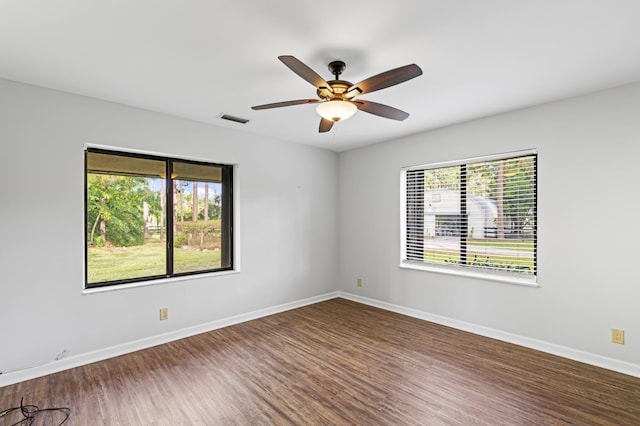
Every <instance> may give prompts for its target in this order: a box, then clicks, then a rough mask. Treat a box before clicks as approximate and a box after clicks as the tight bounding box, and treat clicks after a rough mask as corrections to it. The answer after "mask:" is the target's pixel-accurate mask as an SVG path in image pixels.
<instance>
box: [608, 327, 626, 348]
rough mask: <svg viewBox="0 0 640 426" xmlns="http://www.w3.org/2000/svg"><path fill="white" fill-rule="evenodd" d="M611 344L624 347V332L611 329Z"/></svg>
mask: <svg viewBox="0 0 640 426" xmlns="http://www.w3.org/2000/svg"><path fill="white" fill-rule="evenodd" d="M611 343H617V344H619V345H624V330H619V329H617V328H612V329H611Z"/></svg>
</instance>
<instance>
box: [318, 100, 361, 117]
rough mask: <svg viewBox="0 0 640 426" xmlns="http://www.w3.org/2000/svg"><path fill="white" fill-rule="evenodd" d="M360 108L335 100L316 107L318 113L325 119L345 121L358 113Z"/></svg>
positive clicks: (351, 103) (350, 103)
mask: <svg viewBox="0 0 640 426" xmlns="http://www.w3.org/2000/svg"><path fill="white" fill-rule="evenodd" d="M357 110H358V107H357V106H356V105H355V104H354V103H353V102H347V101H341V100H333V101H327V102H322V103H321V104H319V105H318V106H317V107H316V112H317V113H318V114H319V115H320V116H321V117H322V118H324V119H326V120H331V121H343V120H346V119H347V118H349V117H351V116H352V115H353V114H355V113H356V111H357Z"/></svg>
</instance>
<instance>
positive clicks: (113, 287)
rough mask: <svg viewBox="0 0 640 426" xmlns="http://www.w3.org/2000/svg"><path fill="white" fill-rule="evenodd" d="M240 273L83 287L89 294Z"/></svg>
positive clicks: (228, 272) (237, 272)
mask: <svg viewBox="0 0 640 426" xmlns="http://www.w3.org/2000/svg"><path fill="white" fill-rule="evenodd" d="M239 273H240V270H231V271H220V272H211V273H207V274H197V275H185V276H181V277H171V278H160V279H157V280H150V281H140V282H135V283H128V284H118V285H109V286H104V287H96V288H83V289H82V294H87V295H88V294H96V293H105V292H108V291H117V290H126V289H130V288H137V287H147V286H151V285H158V284H167V283H174V282H178V281H187V280H196V279H202V278H211V277H219V276H223V275H232V274H239Z"/></svg>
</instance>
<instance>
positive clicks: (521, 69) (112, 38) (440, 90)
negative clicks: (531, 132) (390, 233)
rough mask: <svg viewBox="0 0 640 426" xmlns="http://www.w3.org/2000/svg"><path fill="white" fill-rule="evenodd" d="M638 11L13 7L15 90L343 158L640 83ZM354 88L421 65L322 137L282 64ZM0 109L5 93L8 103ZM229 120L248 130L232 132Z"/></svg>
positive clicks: (502, 4)
mask: <svg viewBox="0 0 640 426" xmlns="http://www.w3.org/2000/svg"><path fill="white" fill-rule="evenodd" d="M639 18H640V1H638V0H528V1H525V0H521V1H514V0H415V1H408V0H407V1H405V0H396V1H388V0H387V1H377V0H376V1H372V0H347V1H345V0H343V1H333V0H326V1H320V2H310V1H303V0H269V1H259V0H254V1H249V0H233V1H232V0H227V1H222V0H217V1H214V0H211V1H206V0H171V1H169V0H0V78H5V79H9V80H15V81H20V82H25V83H30V84H34V85H39V86H44V87H48V88H53V89H57V90H62V91H67V92H72V93H77V94H81V95H86V96H92V97H96V98H100V99H106V100H109V101H114V102H119V103H123V104H128V105H132V106H136V107H140V108H145V109H149V110H153V111H159V112H163V113H167V114H172V115H175V116H180V117H185V118H190V119H193V120H197V121H202V122H206V123H211V124H214V125H217V126H223V127H231V128H236V129H239V130H240V131H246V132H250V133H255V134H259V135H264V136H269V137H273V138H277V139H282V140H287V141H291V142H295V143H301V144H306V145H313V146H318V147H322V148H326V149H330V150H334V151H338V152H340V151H344V150H347V149H351V148H355V147H358V146H363V145H367V144H373V143H377V142H380V141H383V140H388V139H393V138H396V137H400V136H403V135H408V134H413V133H418V132H422V131H425V130H429V129H433V128H437V127H441V126H446V125H449V124H452V123H457V122H462V121H467V120H471V119H474V118H478V117H483V116H487V115H491V114H496V113H500V112H503V111H507V110H512V109H517V108H523V107H527V106H531V105H535V104H540V103H544V102H549V101H552V100H556V99H561V98H565V97H569V96H574V95H578V94H582V93H587V92H592V91H596V90H600V89H604V88H608V87H613V86H618V85H622V84H626V83H630V82H634V81H638V80H640V23H639ZM279 55H293V56H295V57H297V58H298V59H300V60H301V61H303V62H304V63H306V64H307V65H309V66H310V67H311V68H312V69H314V70H315V71H316V72H317V73H318V74H320V75H321V76H323V77H324V78H325V79H326V80H329V79H331V78H332V76H331V75H330V73H329V71H328V69H327V64H328V63H329V62H330V61H332V60H336V59H340V60H343V61H345V62H346V63H347V69H346V71H345V72H344V73H343V75H342V76H341V78H342V79H344V80H349V81H351V82H353V83H356V82H358V81H361V80H363V79H365V78H368V77H370V76H372V75H374V74H378V73H380V72H383V71H386V70H389V69H391V68H396V67H398V66H402V65H406V64H410V63H416V64H418V65H419V66H420V67H421V68H422V70H423V71H424V74H423V75H422V76H420V77H417V78H415V79H413V80H410V81H408V82H405V83H402V84H400V85H397V86H394V87H390V88H387V89H384V90H380V91H378V92H375V93H371V94H365V95H362V97H361V98H362V99H365V100H371V101H375V102H379V103H384V104H388V105H391V106H394V107H396V108H399V109H401V110H404V111H407V112H409V113H410V114H411V116H410V117H409V118H408V119H407V120H405V121H402V122H396V121H393V120H388V119H384V118H380V117H376V116H373V115H370V114H367V113H365V112H358V113H357V114H356V115H355V116H354V117H352V118H350V119H349V120H348V121H344V122H342V123H337V124H336V125H335V126H334V127H333V129H332V130H331V132H329V133H325V134H319V133H318V124H319V116H318V115H317V114H316V113H315V107H314V106H313V105H298V106H292V107H285V108H278V109H271V110H262V111H253V110H251V109H250V107H251V106H252V105H258V104H264V103H271V102H279V101H286V100H293V99H303V98H313V97H316V94H315V89H314V88H313V86H311V85H310V84H309V83H307V82H306V81H304V80H303V79H301V78H300V77H299V76H297V75H296V74H294V73H293V72H292V71H291V70H289V69H288V68H287V67H286V66H285V65H284V64H282V63H281V62H280V61H279V60H278V59H277V56H279ZM0 96H1V93H0ZM222 113H226V114H230V115H234V116H239V117H244V118H247V119H249V120H250V122H249V123H248V124H245V125H240V124H237V123H231V122H226V121H223V120H220V119H219V118H218V116H219V115H220V114H222Z"/></svg>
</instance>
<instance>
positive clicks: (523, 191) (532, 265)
mask: <svg viewBox="0 0 640 426" xmlns="http://www.w3.org/2000/svg"><path fill="white" fill-rule="evenodd" d="M401 178H402V205H401V213H402V214H401V216H402V222H403V223H402V224H401V227H402V242H401V243H402V248H401V252H402V259H401V266H405V267H413V268H418V269H428V270H436V271H441V272H449V273H462V274H467V275H468V274H469V273H471V274H473V275H477V274H481V275H482V276H485V277H489V278H495V279H499V280H503V281H516V282H518V281H520V282H524V283H535V282H536V276H537V153H536V152H535V151H527V152H520V153H512V154H505V155H498V156H491V157H483V158H480V159H472V160H465V161H459V162H449V163H445V164H433V165H425V166H414V167H407V168H404V169H403V170H402V174H401Z"/></svg>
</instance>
